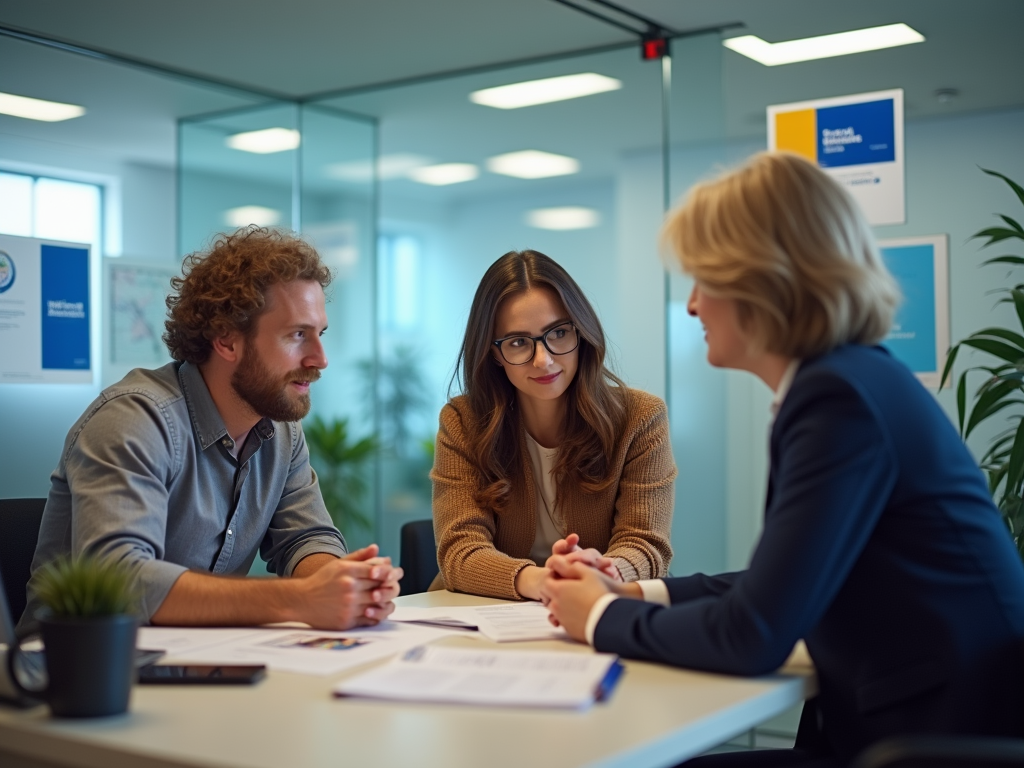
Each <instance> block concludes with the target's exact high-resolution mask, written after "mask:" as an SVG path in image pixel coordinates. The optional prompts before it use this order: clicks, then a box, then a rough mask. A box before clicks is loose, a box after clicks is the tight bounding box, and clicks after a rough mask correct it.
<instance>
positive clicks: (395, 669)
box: [334, 646, 622, 709]
mask: <svg viewBox="0 0 1024 768" xmlns="http://www.w3.org/2000/svg"><path fill="white" fill-rule="evenodd" d="M621 671H622V666H621V665H620V664H619V662H618V657H617V656H614V655H612V654H607V653H597V654H594V653H572V652H567V651H506V650H500V651H485V650H476V649H465V648H447V647H433V646H424V647H421V648H414V649H412V650H410V651H408V652H406V653H405V654H404V655H402V656H401V657H399V658H397V659H394V660H392V661H390V662H388V663H387V664H385V665H383V666H380V667H377V668H376V669H373V670H370V671H369V672H366V673H364V674H361V675H357V676H355V677H352V678H349V679H348V680H345V681H343V682H341V683H340V684H338V685H337V686H336V687H335V688H334V694H335V695H336V696H362V697H367V698H374V699H389V700H393V701H420V702H436V703H443V704H473V705H490V706H506V707H555V708H567V709H581V708H583V707H587V706H589V705H590V704H591V703H593V702H594V701H595V700H597V699H601V698H604V697H605V696H607V694H608V693H609V692H610V690H611V688H612V687H613V686H614V685H615V682H616V680H617V679H618V677H619V675H620V673H621Z"/></svg>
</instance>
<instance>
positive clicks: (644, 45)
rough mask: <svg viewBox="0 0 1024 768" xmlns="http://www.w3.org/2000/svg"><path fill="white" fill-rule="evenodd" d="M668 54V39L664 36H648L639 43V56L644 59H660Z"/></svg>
mask: <svg viewBox="0 0 1024 768" xmlns="http://www.w3.org/2000/svg"><path fill="white" fill-rule="evenodd" d="M667 55H668V40H666V39H665V38H664V37H648V38H644V40H643V41H642V42H641V43H640V57H641V58H642V59H643V60H644V61H650V60H652V59H661V58H664V57H665V56H667Z"/></svg>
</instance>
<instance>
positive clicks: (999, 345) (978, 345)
mask: <svg viewBox="0 0 1024 768" xmlns="http://www.w3.org/2000/svg"><path fill="white" fill-rule="evenodd" d="M960 343H961V344H965V345H967V346H968V347H974V348H975V349H980V350H981V351H982V352H988V353H989V354H990V355H994V356H995V357H998V358H1001V359H1003V360H1005V361H1006V362H1008V363H1013V364H1014V365H1016V364H1018V363H1021V362H1024V360H1022V358H1024V355H1022V354H1021V351H1020V349H1018V348H1017V347H1011V346H1010V345H1009V344H1005V343H1003V342H1001V341H992V340H991V339H976V338H974V337H973V336H970V337H968V338H966V339H964V340H963V341H961V342H960Z"/></svg>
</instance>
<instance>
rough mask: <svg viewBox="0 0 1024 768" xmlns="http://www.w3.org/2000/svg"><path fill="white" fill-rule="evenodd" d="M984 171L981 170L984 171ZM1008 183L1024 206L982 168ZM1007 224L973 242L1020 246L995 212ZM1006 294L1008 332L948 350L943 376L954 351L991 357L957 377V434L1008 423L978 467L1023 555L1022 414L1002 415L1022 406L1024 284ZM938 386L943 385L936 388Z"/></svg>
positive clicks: (1009, 224)
mask: <svg viewBox="0 0 1024 768" xmlns="http://www.w3.org/2000/svg"><path fill="white" fill-rule="evenodd" d="M982 170H984V169H982ZM985 173H987V174H988V175H989V176H995V177H996V178H999V179H1002V180H1003V181H1004V182H1006V183H1007V184H1008V185H1009V186H1010V188H1011V189H1012V190H1013V191H1014V193H1016V195H1017V199H1018V200H1019V201H1020V203H1021V205H1024V188H1022V187H1021V186H1020V185H1019V184H1017V183H1016V182H1015V181H1013V180H1012V179H1009V178H1007V177H1006V176H1004V175H1003V174H1001V173H996V172H995V171H989V170H985ZM999 218H1000V219H1002V221H1003V224H1005V226H998V227H989V228H987V229H983V230H981V231H980V232H977V233H976V234H975V235H974V236H973V238H972V239H974V238H979V239H982V240H985V241H986V242H984V243H983V244H982V247H983V248H988V247H989V246H992V245H995V244H996V243H1004V244H1006V245H1009V246H1017V247H1019V246H1020V245H1021V244H1022V243H1024V227H1022V226H1021V224H1020V223H1019V222H1018V221H1017V220H1016V219H1014V218H1012V217H1010V216H1006V215H1004V214H999ZM983 263H984V264H1004V265H1009V266H1010V267H1011V268H1012V267H1016V266H1022V265H1024V256H1020V255H1016V254H1012V253H1011V254H1003V255H1001V256H996V257H995V258H992V259H988V260H986V261H985V262H983ZM999 292H1000V293H1003V294H1005V295H1004V296H1003V298H1001V299H1000V302H999V303H1008V304H1012V305H1013V308H1014V309H1015V311H1016V320H1017V322H1016V323H1015V324H1014V325H1013V327H1012V328H1000V327H991V328H984V329H983V330H980V331H977V332H976V333H972V334H971V335H970V336H968V337H967V338H965V339H963V340H962V341H960V342H959V343H957V344H955V345H954V346H953V347H952V348H951V349H950V350H949V356H948V357H947V358H946V367H945V369H944V370H943V372H942V384H945V382H946V379H947V378H948V377H949V375H950V372H951V371H952V370H953V363H954V361H955V360H956V358H957V353H958V352H959V351H960V350H961V349H962V348H963V347H972V348H974V349H977V350H980V351H982V352H985V353H987V354H988V355H990V356H992V357H994V358H995V359H996V361H997V362H995V364H992V365H976V366H972V367H970V368H967V369H966V370H965V371H963V372H962V373H961V374H960V378H959V381H958V383H957V387H956V407H957V415H958V418H959V425H960V435H961V437H962V438H963V439H964V440H967V438H969V437H970V436H971V433H972V432H973V431H974V430H975V429H976V428H977V427H978V425H980V424H982V423H984V422H985V421H987V420H989V419H991V418H993V417H994V416H996V415H997V414H1002V417H1003V418H1004V419H1006V421H1007V423H1008V424H1009V425H1010V426H1009V427H1008V428H1007V429H1004V430H1003V431H1001V432H999V433H998V434H996V435H995V437H993V438H992V441H991V443H990V445H989V446H988V449H987V450H986V451H985V453H984V455H983V456H982V457H981V468H982V469H983V470H984V471H985V473H986V474H987V476H988V484H989V490H990V491H991V492H992V495H993V497H994V499H995V501H996V504H997V506H998V507H999V511H1000V512H1001V513H1002V515H1003V518H1004V519H1005V520H1006V524H1007V526H1009V528H1010V533H1011V534H1012V535H1013V540H1014V542H1015V543H1016V545H1017V550H1018V552H1020V553H1021V556H1022V557H1024V413H1018V412H1010V413H1009V414H1006V413H1003V412H1004V411H1005V410H1006V409H1008V408H1013V407H1014V406H1019V405H1022V404H1024V396H1022V390H1024V283H1017V284H1015V285H1013V286H1011V287H1007V288H1003V289H1000V291H999ZM978 374H983V376H984V379H983V381H982V383H981V386H980V387H978V391H977V392H976V393H975V395H974V398H973V405H971V406H969V405H968V403H967V379H968V377H975V376H976V375H978ZM940 387H941V384H940Z"/></svg>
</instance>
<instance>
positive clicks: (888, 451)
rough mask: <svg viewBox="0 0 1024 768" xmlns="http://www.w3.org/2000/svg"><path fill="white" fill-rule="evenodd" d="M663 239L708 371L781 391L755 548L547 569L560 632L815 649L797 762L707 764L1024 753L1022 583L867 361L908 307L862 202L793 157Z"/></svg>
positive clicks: (789, 756)
mask: <svg viewBox="0 0 1024 768" xmlns="http://www.w3.org/2000/svg"><path fill="white" fill-rule="evenodd" d="M665 236H666V239H667V240H668V242H669V243H670V244H671V246H672V249H673V250H674V252H675V254H676V255H677V256H678V258H679V261H680V263H681V264H682V267H683V269H684V270H685V271H686V272H687V273H689V274H690V275H691V276H692V277H693V278H694V280H695V285H694V288H693V294H692V295H691V297H690V301H689V310H690V314H691V315H693V316H695V317H697V318H698V319H699V320H700V322H701V323H702V324H703V326H704V329H705V333H706V336H705V338H706V340H707V345H708V361H709V362H710V363H711V364H712V365H714V366H718V367H724V368H734V369H738V370H743V371H748V372H750V373H753V374H754V375H755V376H757V377H758V378H760V379H761V380H762V381H763V382H764V383H765V384H766V385H767V386H768V387H770V388H771V389H772V390H773V391H774V393H775V398H774V402H773V404H772V413H773V415H774V424H773V427H772V432H771V441H770V458H771V462H770V467H771V469H770V477H769V486H768V498H767V504H766V509H765V516H764V531H763V533H762V535H761V539H760V541H759V542H758V545H757V547H756V549H755V551H754V554H753V557H752V559H751V562H750V565H749V567H748V569H747V570H746V571H743V572H740V573H735V574H726V575H722V576H714V577H709V576H704V575H696V576H692V577H687V578H681V579H666V580H658V581H651V582H640V583H638V584H626V585H622V584H613V583H611V582H609V581H607V580H604V579H602V578H600V576H599V575H598V574H595V573H593V572H590V571H587V570H586V569H582V568H580V567H578V566H577V565H575V564H572V563H568V562H566V561H564V560H562V559H561V558H557V557H556V558H553V560H552V563H551V564H550V566H551V567H552V569H553V570H554V572H555V573H556V574H557V575H558V576H559V577H561V578H560V579H557V580H556V579H554V578H552V579H549V580H547V581H546V582H545V584H544V585H543V587H542V588H541V593H542V596H543V598H544V599H546V600H548V601H550V608H551V612H552V616H553V620H555V621H557V622H560V623H561V624H562V625H564V626H565V628H566V629H567V630H568V632H569V634H570V635H572V636H573V637H576V638H578V639H581V640H582V639H585V640H587V641H588V642H590V643H592V644H593V645H594V646H595V647H596V648H597V649H598V650H601V651H612V652H617V653H620V654H622V655H624V656H629V657H632V658H640V659H648V660H656V661H662V662H665V663H668V664H674V665H678V666H686V667H693V668H698V669H704V670H709V671H713V672H723V673H729V674H740V675H760V674H765V673H768V672H771V671H772V670H774V669H775V668H777V667H778V666H779V665H781V664H782V663H783V661H784V660H785V659H786V657H787V655H788V654H789V652H790V650H791V649H792V647H793V645H794V643H796V642H797V641H798V640H800V639H804V640H805V641H806V643H807V648H808V650H809V651H810V654H811V657H812V658H813V660H814V664H815V667H816V669H817V673H818V682H819V690H820V693H819V696H818V700H817V705H818V707H819V710H820V715H821V717H820V721H819V722H820V725H821V728H820V730H818V729H816V728H815V726H817V725H818V723H817V722H814V719H811V718H805V722H804V723H802V727H801V733H800V736H798V740H797V744H798V747H802V748H801V749H796V750H793V751H790V752H788V753H783V754H779V753H778V752H775V753H771V752H769V753H748V754H745V755H718V756H712V757H705V758H698V759H697V760H696V761H693V764H694V765H698V764H699V765H705V764H706V765H715V766H722V765H769V764H770V765H773V766H780V765H805V766H809V765H815V766H831V765H843V764H846V763H847V762H848V761H849V760H851V759H852V758H853V757H854V756H855V755H856V754H858V753H859V752H860V751H861V750H862V749H864V748H865V747H866V746H868V745H869V744H871V743H873V742H875V741H877V740H880V739H883V738H885V737H889V736H894V735H897V734H904V733H922V732H932V733H976V734H1002V735H1007V736H1009V735H1013V736H1020V735H1024V686H1022V685H1021V682H1020V681H1021V679H1022V673H1024V654H1022V652H1021V641H1022V638H1024V569H1022V568H1021V563H1020V560H1019V559H1018V556H1017V553H1016V552H1015V550H1014V547H1013V545H1012V543H1011V541H1010V538H1009V536H1008V535H1007V531H1006V527H1005V526H1004V525H1003V523H1002V522H1001V521H1000V519H999V515H998V513H997V511H996V509H995V507H994V506H993V504H992V500H991V498H990V496H989V491H988V487H987V484H986V482H985V479H984V477H983V476H982V474H981V472H980V471H979V469H978V467H977V465H976V464H975V462H974V460H973V459H972V458H971V455H970V454H969V453H968V452H967V450H966V448H965V447H964V445H963V444H962V443H961V441H960V439H959V437H958V436H957V433H956V431H955V430H954V429H953V427H952V425H951V424H950V422H949V420H948V419H947V418H946V416H945V414H944V413H943V412H942V410H941V409H940V408H939V406H938V405H937V403H936V402H935V399H934V398H933V397H932V395H931V394H930V393H928V392H927V391H926V390H925V389H924V388H923V387H922V386H921V385H920V383H919V382H918V381H917V380H916V379H915V378H914V376H913V375H912V374H911V373H910V371H908V370H907V368H906V367H904V366H903V365H902V364H901V363H900V362H898V361H897V360H895V359H893V358H892V357H891V356H890V355H889V353H888V352H887V351H886V350H884V349H883V348H881V347H878V346H875V345H876V344H878V342H879V341H881V340H882V339H883V338H884V337H885V334H886V333H887V331H888V329H889V326H890V323H891V321H892V317H893V313H894V310H895V307H896V305H897V301H898V298H899V294H898V290H897V287H896V285H895V283H894V281H893V278H892V277H891V276H890V275H889V273H888V271H887V270H886V268H885V266H884V264H883V263H882V261H881V259H880V257H879V253H878V250H877V249H876V247H875V245H874V242H873V239H872V235H871V231H870V229H869V228H868V225H867V223H866V221H865V220H864V217H863V215H862V214H861V212H860V210H859V209H858V207H857V205H856V204H855V203H854V202H853V200H852V198H850V196H849V195H848V194H847V193H846V191H845V190H844V189H843V188H842V187H840V186H839V184H837V183H836V182H835V181H833V180H832V179H831V178H829V177H828V176H827V175H826V174H825V173H823V172H822V171H820V170H819V169H818V168H816V167H815V166H813V165H812V164H810V163H808V162H806V161H805V160H803V159H801V158H799V157H797V156H795V155H789V154H772V153H766V154H761V155H758V156H756V157H754V158H753V159H752V160H751V161H750V162H749V163H747V164H746V165H745V166H744V167H742V168H740V169H739V170H737V171H734V172H732V173H729V174H727V175H725V176H724V177H722V178H720V179H717V180H715V181H711V182H708V183H706V184H702V185H700V186H698V187H697V188H696V189H694V190H693V191H692V192H691V194H690V196H689V198H688V199H687V200H686V202H685V204H684V205H683V206H682V208H680V209H679V210H678V211H676V212H675V213H674V214H673V215H672V216H671V217H670V219H669V221H668V223H667V225H666V228H665ZM618 598H638V599H618ZM807 726H810V727H807ZM803 747H808V748H803Z"/></svg>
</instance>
